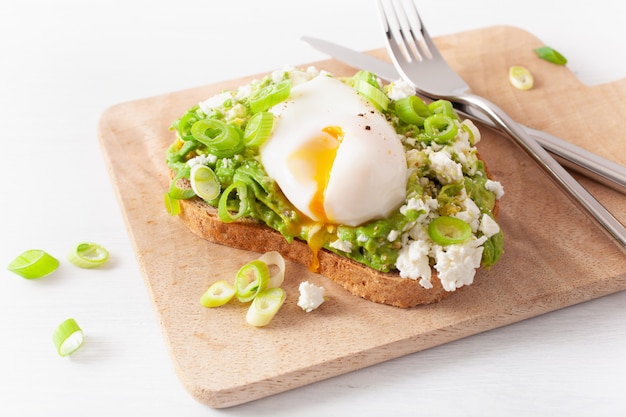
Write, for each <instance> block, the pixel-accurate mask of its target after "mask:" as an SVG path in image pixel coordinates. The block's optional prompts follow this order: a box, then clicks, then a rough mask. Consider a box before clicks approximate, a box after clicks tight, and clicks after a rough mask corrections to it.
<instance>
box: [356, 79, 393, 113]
mask: <svg viewBox="0 0 626 417" xmlns="http://www.w3.org/2000/svg"><path fill="white" fill-rule="evenodd" d="M354 88H355V89H356V91H357V93H359V94H361V95H362V96H363V97H365V98H366V99H367V100H369V102H370V103H372V104H373V105H374V107H376V109H377V110H378V111H385V110H387V107H388V106H389V97H387V95H386V94H385V93H384V92H383V91H382V90H381V89H380V88H377V87H374V86H373V85H372V84H370V83H368V82H367V81H363V80H359V79H357V80H354Z"/></svg>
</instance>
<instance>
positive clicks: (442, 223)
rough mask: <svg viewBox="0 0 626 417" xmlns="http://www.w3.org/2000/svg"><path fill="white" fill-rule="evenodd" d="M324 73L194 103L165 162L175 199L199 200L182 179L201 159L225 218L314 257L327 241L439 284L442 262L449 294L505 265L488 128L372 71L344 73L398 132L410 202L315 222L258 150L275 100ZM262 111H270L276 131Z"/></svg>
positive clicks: (285, 77)
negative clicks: (484, 146) (385, 211)
mask: <svg viewBox="0 0 626 417" xmlns="http://www.w3.org/2000/svg"><path fill="white" fill-rule="evenodd" d="M317 76H331V75H330V74H328V73H325V72H320V71H318V70H317V69H315V68H308V69H306V70H301V69H296V68H287V69H284V70H281V71H276V72H274V73H272V74H270V75H268V76H267V77H265V78H263V79H261V80H255V81H253V82H251V83H250V84H248V85H244V86H241V87H240V88H239V89H237V90H234V91H224V92H222V93H219V94H217V95H215V96H214V97H211V98H209V99H208V100H206V101H203V102H201V103H199V104H198V105H195V106H193V107H191V108H190V109H189V110H188V111H187V112H186V113H185V114H183V115H182V116H181V117H180V118H179V119H177V120H176V121H174V123H173V124H172V126H171V129H172V130H173V131H175V132H176V140H175V141H174V143H173V144H172V145H171V146H170V147H169V148H168V150H167V155H166V160H167V164H168V166H169V168H170V169H171V170H172V171H173V172H174V175H175V178H174V179H173V180H172V183H171V186H170V190H169V192H168V195H169V197H170V198H172V199H187V198H195V197H196V193H195V192H194V191H193V190H191V189H181V188H179V187H178V184H179V180H180V179H187V180H190V181H191V178H190V172H191V169H192V167H193V166H194V165H198V164H201V165H204V166H208V167H209V168H210V169H211V170H212V171H213V172H214V173H215V178H216V179H217V182H218V183H217V184H216V185H217V187H218V188H219V193H218V194H217V196H216V197H215V198H212V199H210V200H206V199H205V202H206V203H207V204H210V205H212V206H214V207H216V208H217V209H218V214H219V216H220V219H221V220H222V221H224V222H231V221H236V220H237V219H238V218H240V217H245V218H250V219H254V220H255V221H257V222H260V223H263V224H265V225H267V226H269V227H271V228H272V229H275V230H277V231H278V232H280V233H281V234H282V235H283V236H284V237H285V239H287V241H290V242H291V241H292V240H293V239H301V240H304V241H306V242H308V244H309V246H310V247H311V249H312V250H313V253H314V255H316V254H317V251H319V250H320V249H322V248H324V249H326V250H329V251H332V252H335V253H337V254H339V255H341V256H345V257H348V258H350V259H353V260H355V261H358V262H361V263H363V264H365V265H367V266H369V267H371V268H374V269H376V270H379V271H383V272H390V271H397V272H399V274H400V276H401V277H403V278H407V279H416V280H419V281H420V284H421V285H422V286H423V287H425V288H430V287H431V286H432V283H431V282H430V279H431V270H432V268H434V269H435V270H437V272H438V276H439V279H440V280H441V281H442V284H443V286H444V288H445V289H446V290H448V291H453V290H455V289H456V288H458V287H460V286H463V285H468V284H471V282H472V280H473V277H474V273H475V269H476V268H477V267H479V266H481V265H482V266H484V267H489V266H491V265H493V264H494V263H496V262H497V260H498V259H499V258H500V256H501V254H502V253H503V236H502V231H501V229H500V227H499V226H498V224H497V222H496V221H495V217H494V214H493V210H494V207H495V205H496V200H497V199H499V198H500V197H501V196H502V195H503V191H502V186H501V185H500V183H498V182H497V181H493V180H491V179H489V178H488V176H487V173H486V170H485V165H484V163H483V162H482V161H481V160H480V159H479V158H478V154H477V149H476V147H475V145H476V143H478V142H479V140H480V133H479V131H478V130H477V129H476V127H475V126H474V125H473V124H472V122H471V121H469V120H460V118H459V116H458V115H457V114H456V112H455V111H454V109H453V108H452V105H451V104H450V103H449V102H446V101H442V100H440V101H434V102H432V103H428V104H426V103H425V102H423V101H422V100H421V99H420V98H418V97H416V96H415V95H414V92H413V91H412V90H411V89H410V88H408V85H406V84H404V83H402V82H399V81H398V82H395V83H391V84H388V85H384V86H383V85H381V83H380V82H379V81H378V79H377V78H376V76H375V75H374V74H371V73H369V72H365V71H360V72H358V73H357V74H356V75H354V76H353V77H347V78H338V79H340V80H341V81H343V82H344V83H345V84H347V85H349V86H351V87H353V88H355V90H356V91H357V92H358V93H359V94H361V95H362V96H363V97H365V98H366V99H368V100H370V101H371V102H372V104H374V106H375V107H376V108H377V109H378V110H379V111H380V112H381V113H382V114H383V115H384V116H385V118H386V119H387V121H388V122H389V123H390V124H391V125H392V126H393V127H394V129H395V131H396V132H397V134H398V137H399V139H400V141H401V142H402V145H403V147H404V150H405V152H406V162H407V168H408V171H407V172H408V179H407V183H406V200H405V202H404V204H402V205H401V206H400V207H398V208H397V209H396V210H395V211H393V212H392V213H391V215H389V216H388V217H386V218H382V219H376V220H372V221H368V222H366V223H363V224H360V225H358V226H345V225H337V224H324V223H320V222H314V221H312V220H310V219H309V218H308V217H307V216H305V215H304V214H302V213H301V212H300V211H298V210H297V209H296V208H295V207H294V206H293V205H292V204H291V203H290V202H289V200H288V199H287V198H286V197H285V195H284V194H283V192H282V191H281V189H280V188H279V187H278V185H277V183H276V182H275V181H274V180H273V179H272V178H270V177H269V176H268V174H267V173H266V171H265V169H264V167H263V165H262V163H261V159H260V157H259V147H260V146H262V143H263V141H264V140H266V139H267V137H268V136H269V135H270V134H271V123H272V122H271V119H272V117H271V112H270V111H269V110H270V109H271V107H272V106H274V105H276V104H277V103H279V102H281V101H283V100H285V99H286V98H287V97H289V91H290V88H291V87H293V86H295V85H298V84H300V83H304V82H307V81H309V80H311V79H312V78H314V77H317ZM330 99H331V100H332V98H330ZM259 113H263V114H264V115H267V114H269V115H270V117H269V120H270V121H269V126H270V128H269V129H267V127H266V126H265V127H264V126H263V123H267V119H264V118H262V117H259V116H257V114H259ZM261 119H264V120H265V121H262V120H261ZM372 163H376V161H372ZM462 230H463V231H465V230H466V231H467V234H462V233H461V231H462ZM316 259H317V258H316V256H314V257H313V262H312V265H311V269H315V268H316V264H315V262H316Z"/></svg>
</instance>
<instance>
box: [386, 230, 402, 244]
mask: <svg viewBox="0 0 626 417" xmlns="http://www.w3.org/2000/svg"><path fill="white" fill-rule="evenodd" d="M398 236H400V232H398V231H397V230H392V231H391V232H389V234H388V235H387V240H388V241H390V242H393V241H394V240H396V239H397V238H398Z"/></svg>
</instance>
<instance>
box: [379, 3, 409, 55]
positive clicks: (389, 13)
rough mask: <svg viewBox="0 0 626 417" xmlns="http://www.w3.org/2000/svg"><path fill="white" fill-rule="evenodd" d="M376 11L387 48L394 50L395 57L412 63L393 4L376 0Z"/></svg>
mask: <svg viewBox="0 0 626 417" xmlns="http://www.w3.org/2000/svg"><path fill="white" fill-rule="evenodd" d="M378 9H379V12H380V16H381V20H382V24H383V30H384V31H385V35H386V36H387V40H388V44H389V46H390V47H391V48H392V49H393V50H394V53H395V54H396V56H402V57H403V58H404V59H405V60H406V61H407V62H412V61H413V58H412V57H411V54H410V52H409V50H408V48H407V45H406V43H405V41H404V35H403V34H402V30H401V26H400V21H399V20H398V14H397V13H396V10H395V8H394V6H393V3H391V2H384V1H383V0H378Z"/></svg>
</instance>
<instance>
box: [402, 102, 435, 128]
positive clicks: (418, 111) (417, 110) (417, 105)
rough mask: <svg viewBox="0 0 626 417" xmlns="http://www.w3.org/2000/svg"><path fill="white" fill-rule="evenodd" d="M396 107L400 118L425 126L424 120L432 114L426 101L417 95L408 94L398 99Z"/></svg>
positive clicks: (409, 122)
mask: <svg viewBox="0 0 626 417" xmlns="http://www.w3.org/2000/svg"><path fill="white" fill-rule="evenodd" d="M395 109H396V114H397V115H398V117H399V118H400V120H402V121H403V122H404V123H408V124H413V125H417V126H424V120H425V119H426V118H427V117H429V116H432V112H431V111H430V110H429V109H428V106H427V105H426V103H424V101H423V100H422V99H421V98H419V97H417V96H408V97H403V98H401V99H399V100H397V101H396V104H395Z"/></svg>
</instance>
